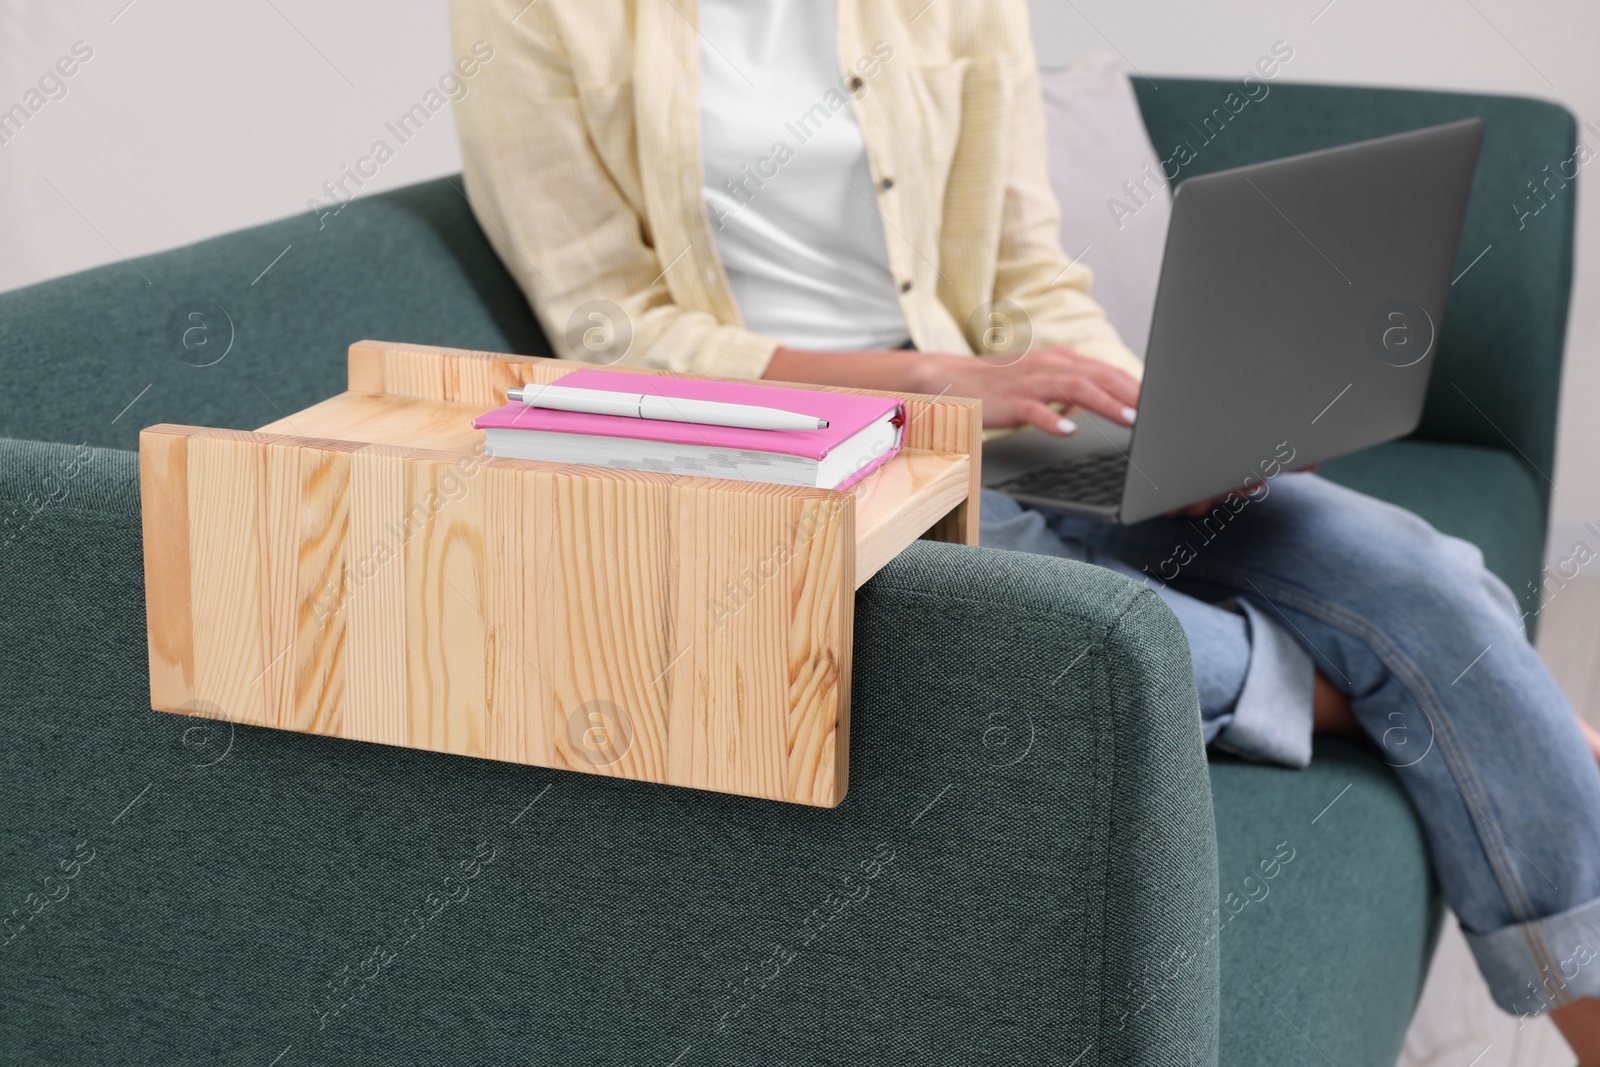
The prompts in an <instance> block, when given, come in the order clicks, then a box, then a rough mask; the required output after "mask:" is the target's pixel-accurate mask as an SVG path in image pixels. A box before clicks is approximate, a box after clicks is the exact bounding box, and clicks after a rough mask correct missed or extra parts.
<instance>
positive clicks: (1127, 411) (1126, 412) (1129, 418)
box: [1122, 408, 1138, 426]
mask: <svg viewBox="0 0 1600 1067" xmlns="http://www.w3.org/2000/svg"><path fill="white" fill-rule="evenodd" d="M1137 414H1138V412H1136V411H1134V410H1133V409H1132V408H1123V409H1122V421H1123V422H1126V423H1127V424H1128V425H1130V426H1131V425H1133V417H1134V416H1135V415H1137Z"/></svg>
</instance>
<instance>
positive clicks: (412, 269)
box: [0, 178, 550, 449]
mask: <svg viewBox="0 0 1600 1067" xmlns="http://www.w3.org/2000/svg"><path fill="white" fill-rule="evenodd" d="M459 183H460V179H459V178H449V179H441V180H439V181H433V182H427V183H424V184H422V185H414V186H410V187H408V188H405V189H399V190H396V191H395V192H392V193H386V194H384V195H382V196H374V197H369V198H367V199H364V200H358V201H355V202H354V203H352V204H350V205H349V206H348V207H346V208H345V209H344V210H343V211H342V212H340V213H339V214H338V215H336V216H333V217H332V218H329V219H327V220H325V221H326V225H325V226H324V227H323V228H322V229H320V230H319V229H318V227H317V223H316V220H315V219H314V218H313V217H312V216H311V215H310V214H309V213H307V214H304V215H297V216H295V217H293V218H289V219H285V220H283V221H281V222H274V223H270V224H268V225H266V226H259V227H256V228H254V229H250V230H243V231H241V232H239V233H232V234H227V235H226V236H223V237H218V238H215V239H213V240H210V241H204V242H201V243H200V244H197V245H193V246H191V247H188V248H181V249H178V250H176V251H172V252H163V253H160V254H158V255H153V256H144V257H141V258H140V259H138V260H136V263H137V268H135V267H133V266H129V265H128V264H126V263H115V264H112V265H110V266H105V267H99V268H97V269H95V270H90V271H84V272H83V273H81V274H75V275H71V276H69V277H66V278H60V279H57V280H55V281H50V282H45V283H42V284H40V285H35V286H30V287H28V288H25V289H17V290H13V291H11V292H7V293H0V351H4V352H5V353H6V358H7V371H8V374H9V375H10V381H9V384H8V387H7V388H6V389H4V390H0V436H3V437H18V438H27V439H31V440H39V441H63V442H68V443H72V444H77V443H79V442H87V443H88V444H90V445H97V446H104V447H108V448H128V449H136V448H138V440H139V429H140V428H141V427H144V426H150V425H153V424H155V423H158V422H175V423H186V424H190V425H197V426H225V427H229V428H233V429H241V430H252V429H255V428H256V427H258V426H264V425H266V424H267V423H269V422H273V421H275V420H277V419H279V418H281V417H282V415H283V414H288V413H292V412H295V411H299V410H300V409H301V408H305V407H309V406H310V405H312V404H314V403H316V402H317V401H319V400H323V399H326V398H327V397H329V396H331V395H333V394H334V393H338V392H341V391H343V389H344V385H345V351H346V349H348V348H349V346H350V343H351V342H352V341H358V340H361V339H362V338H368V337H370V338H376V339H380V340H397V341H409V342H414V343H417V344H440V345H449V346H451V347H455V348H479V349H485V350H488V351H491V352H516V353H520V354H523V355H532V356H547V355H549V354H550V350H549V347H548V346H547V345H546V343H545V340H544V335H543V334H542V333H540V332H539V329H538V326H537V324H536V323H535V322H534V318H533V315H532V313H531V312H530V311H529V309H528V304H527V301H526V300H524V299H523V296H522V293H521V291H520V290H518V289H517V287H516V284H515V283H514V282H513V281H512V280H511V276H510V275H509V274H507V273H506V272H505V269H504V268H503V267H502V266H501V265H500V261H499V260H498V259H497V258H496V257H495V254H494V250H493V249H492V248H490V247H489V243H488V242H487V241H486V240H485V239H484V237H483V233H482V231H480V230H479V229H478V225H477V223H476V222H474V221H473V218H472V213H471V211H470V210H469V209H468V207H467V202H466V200H465V199H464V198H463V197H462V195H461V193H460V192H459V191H458V189H457V186H458V185H459ZM285 248H288V252H287V253H286V254H284V256H283V258H282V259H280V260H278V262H277V263H276V264H275V265H273V266H272V268H271V269H270V270H268V271H267V272H266V273H265V274H264V275H263V274H262V273H261V272H262V270H263V269H264V268H266V267H267V266H268V264H270V263H272V260H273V258H274V257H275V256H277V255H278V254H279V253H282V252H284V250H285ZM141 275H143V277H141ZM145 278H148V279H149V284H146V281H145ZM208 309H220V311H221V314H218V313H217V312H216V311H212V310H208ZM192 314H200V315H203V316H205V317H204V318H202V319H193V318H190V317H189V316H190V315H192ZM230 319H231V322H232V326H231V333H232V348H231V350H227V349H226V345H227V341H228V337H229V333H230V326H229V320H230ZM186 334H187V336H188V338H189V344H190V346H191V347H188V348H186V347H185V345H184V341H185V336H186ZM203 340H204V341H205V343H204V344H202V343H201V342H202V341H203ZM224 350H227V355H226V356H225V357H222V358H221V359H220V360H219V361H217V362H214V363H211V365H209V366H196V365H195V364H199V363H208V362H210V361H212V360H217V359H218V355H219V354H220V352H222V351H224ZM90 386H92V390H91V389H90V388H89V387H90ZM146 386H149V387H150V388H149V391H148V392H146V393H144V394H143V395H142V396H140V393H141V391H142V390H144V389H145V387H146ZM136 396H139V397H140V398H139V400H138V402H137V403H136V404H135V405H134V406H133V407H132V408H130V409H129V410H128V411H127V413H126V414H125V415H120V416H119V413H120V412H121V410H122V409H123V407H124V406H125V405H127V404H128V403H129V402H130V401H132V400H133V399H134V398H135V397H136Z"/></svg>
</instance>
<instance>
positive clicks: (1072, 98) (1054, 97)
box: [1039, 49, 1172, 359]
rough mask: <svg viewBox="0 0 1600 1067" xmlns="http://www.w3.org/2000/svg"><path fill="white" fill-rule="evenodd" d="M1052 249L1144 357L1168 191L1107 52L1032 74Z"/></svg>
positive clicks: (1121, 70)
mask: <svg viewBox="0 0 1600 1067" xmlns="http://www.w3.org/2000/svg"><path fill="white" fill-rule="evenodd" d="M1039 82H1040V87H1041V89H1042V90H1043V93H1044V114H1045V123H1046V125H1047V126H1048V128H1049V136H1050V146H1049V154H1050V184H1051V185H1052V186H1053V187H1054V188H1055V194H1056V199H1057V200H1058V201H1059V202H1060V204H1061V247H1062V248H1063V249H1064V250H1065V251H1066V253H1067V257H1068V258H1069V259H1072V258H1077V259H1078V260H1079V261H1080V262H1082V263H1083V264H1085V265H1086V266H1088V267H1089V268H1090V269H1091V270H1093V271H1094V278H1095V280H1094V289H1093V293H1094V298H1095V299H1096V300H1097V301H1099V302H1100V306H1101V307H1103V308H1105V309H1106V317H1107V318H1109V319H1110V320H1111V324H1112V325H1113V326H1115V327H1116V328H1117V332H1118V333H1120V334H1121V335H1122V339H1123V341H1124V342H1126V343H1127V345H1128V347H1129V348H1130V349H1132V350H1133V352H1134V354H1135V355H1137V356H1139V357H1140V358H1141V359H1143V358H1144V350H1145V343H1146V342H1147V341H1148V340H1149V337H1150V317H1151V315H1152V313H1153V312H1154V310H1155V302H1156V283H1157V282H1158V281H1159V279H1160V276H1161V255H1162V250H1163V249H1164V247H1165V245H1166V240H1167V222H1168V220H1169V219H1171V217H1172V193H1171V191H1170V190H1169V189H1168V188H1167V183H1166V179H1165V178H1164V177H1163V176H1162V173H1161V158H1160V156H1158V155H1157V154H1156V150H1155V147H1154V146H1153V145H1151V143H1150V135H1149V134H1148V133H1147V132H1146V131H1145V128H1144V119H1143V117H1142V116H1141V115H1140V112H1139V101H1138V98H1137V97H1136V96H1134V92H1133V83H1132V82H1131V81H1129V79H1128V73H1127V70H1126V68H1125V67H1124V66H1123V63H1122V60H1121V59H1120V58H1119V57H1118V56H1117V54H1116V53H1115V52H1112V51H1110V50H1109V49H1100V50H1096V51H1094V52H1090V53H1089V54H1087V55H1085V56H1084V57H1082V58H1081V59H1079V60H1077V61H1076V62H1074V63H1073V64H1072V65H1071V66H1069V67H1066V68H1064V69H1062V70H1054V71H1043V72H1041V73H1040V75H1039Z"/></svg>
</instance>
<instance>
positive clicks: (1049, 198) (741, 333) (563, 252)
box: [451, 0, 1142, 378]
mask: <svg viewBox="0 0 1600 1067" xmlns="http://www.w3.org/2000/svg"><path fill="white" fill-rule="evenodd" d="M837 3H838V24H839V33H838V36H839V45H838V48H839V66H840V70H841V73H842V76H843V78H844V79H845V81H844V82H843V83H842V85H843V89H844V91H845V92H848V93H849V95H850V99H849V104H850V106H852V107H854V109H855V114H856V118H857V121H858V122H859V123H860V125H861V131H862V135H863V137H864V138H865V140H866V144H867V156H868V160H869V163H870V166H871V170H872V175H873V179H874V182H875V185H874V188H873V190H872V191H871V192H872V195H874V196H875V197H876V198H877V207H878V209H879V213H880V214H881V215H882V218H883V225H884V234H885V238H886V240H887V242H888V248H889V265H890V268H891V270H893V272H894V275H895V277H896V278H898V279H900V280H901V282H900V285H901V290H902V293H901V303H902V307H903V308H904V310H905V317H906V325H907V327H908V328H909V330H910V333H911V337H912V340H913V341H914V343H915V344H916V346H917V347H918V348H920V349H922V350H924V351H933V352H954V353H971V352H974V351H986V350H989V348H990V347H993V344H990V343H986V336H987V337H988V338H989V341H990V342H994V343H998V344H1002V345H1003V344H1005V343H1006V338H1005V335H1004V333H1003V331H996V330H993V329H992V327H993V326H995V325H1000V326H1002V327H1005V326H1007V325H1008V323H1007V321H1006V318H1002V319H993V318H990V317H989V313H990V311H991V305H992V304H994V303H997V302H1001V301H1004V302H1006V303H1007V304H1008V305H1010V306H1009V307H1006V306H1002V307H1000V308H999V309H998V310H999V311H1000V312H1001V313H1002V315H1006V316H1007V317H1008V318H1010V319H1011V320H1013V321H1011V322H1010V323H1009V326H1010V327H1011V328H1018V322H1017V321H1015V320H1016V316H1015V314H1014V313H1013V312H1012V311H1011V309H1012V308H1016V309H1020V310H1021V313H1022V317H1023V319H1024V320H1025V324H1026V325H1025V328H1027V329H1029V330H1030V331H1031V335H1032V340H1031V343H1030V345H1029V347H1031V348H1043V347H1053V346H1070V347H1072V348H1075V349H1077V350H1078V351H1080V352H1082V353H1083V354H1084V355H1087V356H1090V357H1093V358H1096V359H1101V360H1104V361H1106V362H1108V363H1112V364H1114V365H1116V366H1119V367H1123V368H1124V369H1126V370H1128V371H1130V372H1131V373H1133V374H1135V375H1138V374H1139V373H1140V372H1141V370H1142V366H1141V364H1140V363H1139V361H1138V360H1137V359H1136V358H1135V357H1134V356H1133V355H1132V353H1130V352H1129V351H1128V349H1127V347H1126V346H1125V345H1123V343H1122V341H1121V340H1120V338H1118V336H1117V334H1116V331H1115V330H1114V329H1113V328H1112V327H1111V325H1110V323H1108V322H1107V321H1106V318H1105V315H1104V313H1103V312H1102V311H1101V309H1100V307H1099V305H1098V304H1096V303H1095V302H1094V301H1093V300H1092V299H1091V298H1090V297H1089V295H1088V293H1089V285H1090V280H1091V276H1090V272H1089V270H1088V268H1086V267H1084V266H1083V265H1081V264H1076V263H1071V262H1069V261H1068V260H1067V258H1066V256H1065V255H1064V254H1063V253H1062V250H1061V246H1060V242H1059V239H1058V234H1057V230H1058V227H1059V218H1058V212H1057V207H1056V202H1055V198H1054V195H1053V194H1052V193H1051V190H1050V183H1049V179H1048V175H1047V173H1046V163H1045V125H1044V116H1043V110H1042V105H1041V102H1040V96H1039V81H1038V73H1037V68H1036V63H1035V59H1034V53H1033V45H1032V42H1031V40H1030V38H1029V30H1028V19H1027V9H1026V6H1025V3H1024V0H944V2H938V0H934V2H931V3H930V2H929V0H837ZM697 16H698V5H697V3H696V0H533V2H531V3H530V2H529V0H454V2H453V4H452V10H451V30H452V36H453V41H454V49H455V51H456V52H457V53H459V54H462V55H466V54H468V52H469V51H472V50H473V45H474V44H477V43H478V42H486V43H487V44H488V45H489V46H490V47H491V48H492V49H493V57H492V59H491V60H490V61H487V62H485V63H483V65H482V67H481V70H480V72H479V74H478V76H477V77H476V78H475V79H474V81H473V83H472V84H471V86H470V89H469V92H468V93H467V95H466V96H465V97H464V98H462V99H460V100H458V101H457V102H456V104H455V116H456V123H457V128H458V130H459V133H460V138H461V150H462V157H463V168H464V171H465V178H466V183H467V196H468V198H469V200H470V201H471V204H472V209H473V211H474V213H475V214H476V215H477V218H478V220H479V222H480V223H481V224H482V225H483V228H484V231H485V232H486V233H487V234H488V237H489V240H490V241H491V243H493V245H494V247H495V249H496V251H497V252H498V253H499V255H500V258H501V259H502V260H503V261H504V262H505V264H506V266H507V268H508V269H509V270H510V271H511V273H512V274H513V275H514V276H515V277H516V279H517V281H518V283H519V284H520V285H521V287H522V290H523V292H524V293H526V294H527V296H528V300H529V302H530V303H531V304H532V305H533V308H534V311H535V312H536V313H537V314H538V316H539V319H540V322H541V323H542V325H543V326H544V329H545V333H546V334H547V335H548V336H549V338H550V339H551V343H552V345H553V346H554V347H555V348H556V350H557V352H558V353H559V354H561V355H564V356H568V357H573V356H575V355H581V354H582V353H581V352H579V353H575V352H574V351H573V339H574V338H576V337H579V336H581V335H582V332H583V329H584V328H585V327H586V326H588V325H589V323H590V321H591V318H590V312H592V311H593V310H595V309H596V308H598V309H600V313H601V314H602V315H604V316H607V317H610V318H613V319H616V318H618V317H619V316H618V315H617V312H616V309H620V318H621V320H622V321H620V322H619V321H613V322H612V323H611V325H612V326H613V327H614V328H617V329H619V330H621V331H622V335H623V337H625V338H631V339H629V340H628V341H627V349H626V353H625V354H623V355H621V357H620V361H621V362H624V363H629V364H636V365H641V366H651V367H666V368H671V369H674V370H684V371H693V372H696V373H700V374H715V375H723V376H727V377H738V378H757V377H760V376H761V374H762V371H763V370H764V369H765V368H766V365H767V362H768V360H769V359H770V358H771V356H772V352H773V350H774V349H775V348H776V347H777V345H778V341H777V340H776V339H775V338H772V337H764V336H761V335H759V334H756V333H752V332H751V331H749V330H746V329H745V328H744V326H743V325H742V323H741V320H740V316H739V309H738V307H737V306H736V305H735V302H734V299H733V294H732V292H731V291H730V289H729V287H728V282H727V277H726V275H725V274H724V272H723V270H722V265H721V262H720V261H719V259H718V257H717V252H716V247H715V243H714V240H713V237H712V233H711V229H710V224H709V220H708V218H707V214H706V209H705V205H704V201H703V199H702V192H701V190H702V183H701V172H700V139H699V84H698V79H699V54H700V41H699V37H698V34H697V31H696V28H695V21H696V18H697ZM478 51H479V54H481V51H482V50H481V48H480V49H479V50H478ZM885 57H887V58H885ZM586 304H587V305H589V306H588V307H584V305H586ZM593 321H596V322H598V321H599V320H593ZM618 347H620V345H619V346H618Z"/></svg>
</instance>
